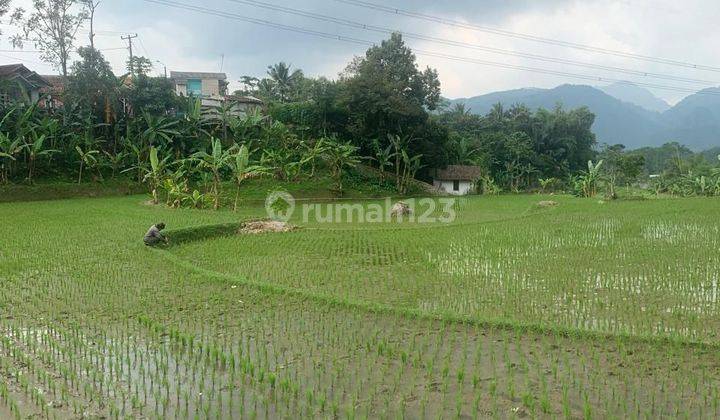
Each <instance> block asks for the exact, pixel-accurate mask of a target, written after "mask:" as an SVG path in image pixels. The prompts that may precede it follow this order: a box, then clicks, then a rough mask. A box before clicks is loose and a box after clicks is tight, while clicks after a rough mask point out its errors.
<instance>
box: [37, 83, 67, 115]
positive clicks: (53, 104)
mask: <svg viewBox="0 0 720 420" xmlns="http://www.w3.org/2000/svg"><path fill="white" fill-rule="evenodd" d="M42 78H43V79H45V80H46V81H47V82H48V86H46V87H43V88H41V89H40V95H41V96H42V100H41V101H40V106H41V107H42V108H45V109H60V108H62V106H63V103H64V100H63V96H64V95H65V87H66V82H67V78H66V77H63V76H58V75H46V74H44V75H42Z"/></svg>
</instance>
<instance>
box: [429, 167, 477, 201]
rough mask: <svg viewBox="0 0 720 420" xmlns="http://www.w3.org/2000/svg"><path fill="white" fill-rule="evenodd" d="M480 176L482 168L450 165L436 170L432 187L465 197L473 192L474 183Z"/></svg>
mask: <svg viewBox="0 0 720 420" xmlns="http://www.w3.org/2000/svg"><path fill="white" fill-rule="evenodd" d="M480 176H482V168H481V167H479V166H470V165H450V166H448V167H447V168H445V169H437V170H436V171H435V178H434V181H433V186H434V187H435V188H437V189H438V190H439V191H442V192H446V193H449V194H454V195H465V194H469V193H471V192H474V191H475V187H476V185H475V182H476V181H477V180H478V179H479V178H480Z"/></svg>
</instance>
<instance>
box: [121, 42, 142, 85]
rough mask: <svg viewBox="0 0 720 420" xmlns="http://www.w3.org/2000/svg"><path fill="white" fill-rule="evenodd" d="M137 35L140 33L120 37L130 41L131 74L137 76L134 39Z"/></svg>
mask: <svg viewBox="0 0 720 420" xmlns="http://www.w3.org/2000/svg"><path fill="white" fill-rule="evenodd" d="M137 37H138V34H133V35H130V34H127V35H126V36H121V37H120V39H122V40H123V41H127V42H128V49H129V50H130V75H132V76H135V63H134V62H133V51H132V40H133V39H134V38H137Z"/></svg>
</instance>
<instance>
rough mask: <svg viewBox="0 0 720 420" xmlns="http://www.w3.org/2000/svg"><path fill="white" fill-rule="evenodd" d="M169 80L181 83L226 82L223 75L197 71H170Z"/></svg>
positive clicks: (225, 77) (225, 76)
mask: <svg viewBox="0 0 720 420" xmlns="http://www.w3.org/2000/svg"><path fill="white" fill-rule="evenodd" d="M170 78H171V79H173V80H175V81H182V80H188V79H216V80H227V75H226V74H225V73H206V72H198V71H171V72H170Z"/></svg>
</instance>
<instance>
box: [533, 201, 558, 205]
mask: <svg viewBox="0 0 720 420" xmlns="http://www.w3.org/2000/svg"><path fill="white" fill-rule="evenodd" d="M537 205H538V207H555V206H557V205H558V202H557V201H552V200H546V201H540V202H539V203H537Z"/></svg>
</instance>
